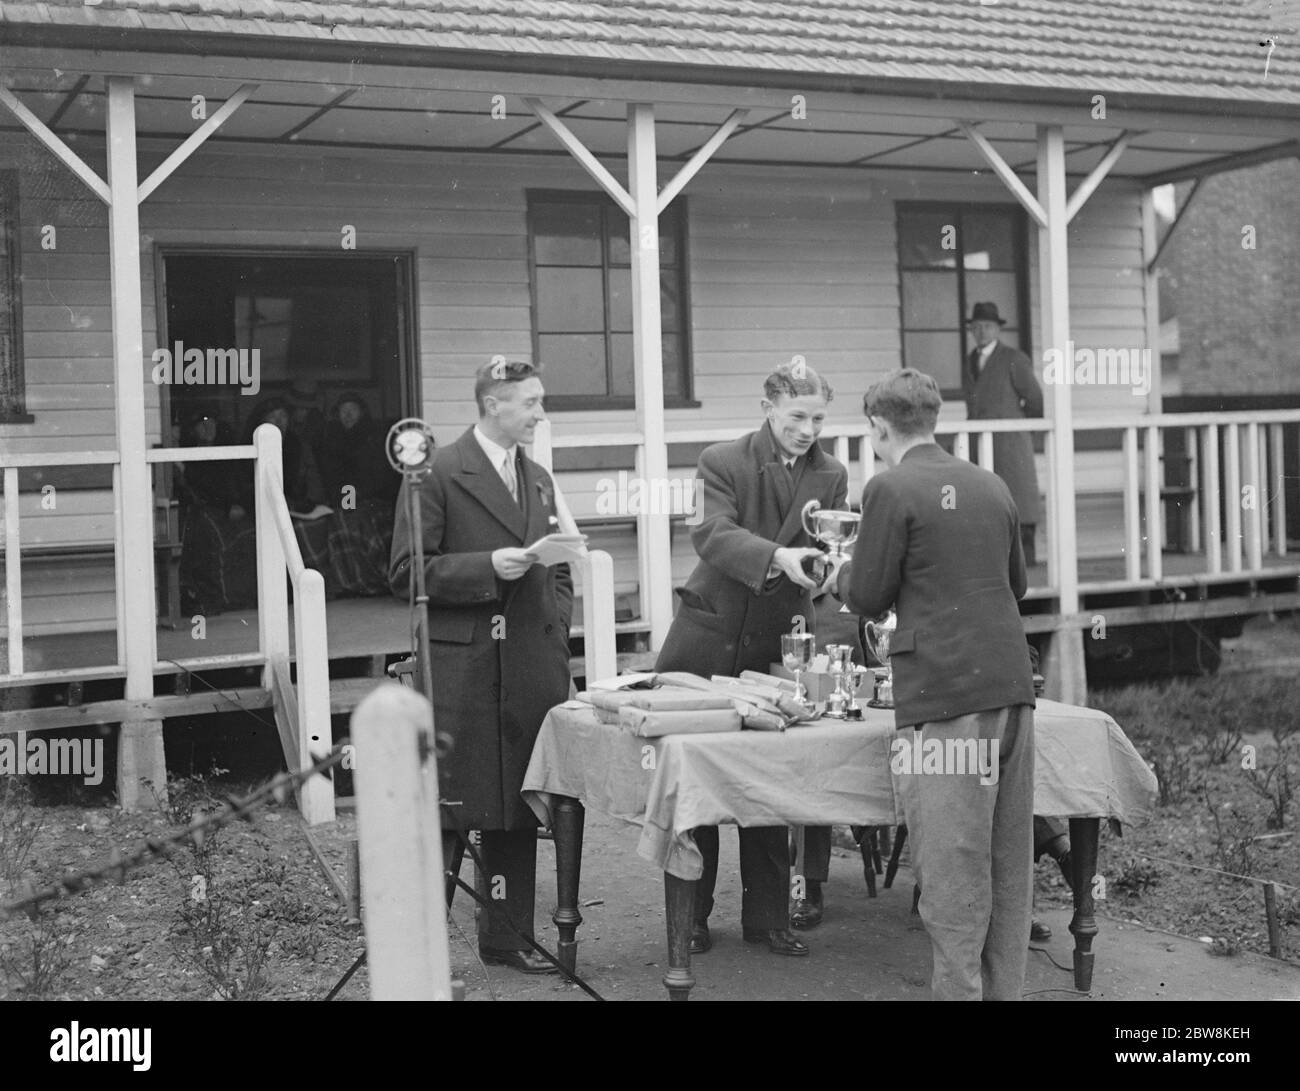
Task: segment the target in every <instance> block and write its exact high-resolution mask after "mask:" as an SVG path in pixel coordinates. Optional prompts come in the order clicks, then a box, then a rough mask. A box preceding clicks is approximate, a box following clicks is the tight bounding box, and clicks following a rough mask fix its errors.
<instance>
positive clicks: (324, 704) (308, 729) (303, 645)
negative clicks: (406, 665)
mask: <svg viewBox="0 0 1300 1091" xmlns="http://www.w3.org/2000/svg"><path fill="white" fill-rule="evenodd" d="M273 529H274V528H273ZM293 623H294V649H295V651H296V652H297V659H298V768H300V769H305V768H307V766H309V765H311V764H313V763H314V762H315V760H316V758H318V757H320V756H321V755H322V754H328V753H329V752H330V750H331V749H332V748H333V746H334V733H333V727H332V725H331V724H330V669H329V668H330V657H329V649H328V647H327V646H326V627H325V577H324V576H322V575H321V574H320V573H319V572H317V571H316V570H315V569H314V568H305V569H303V571H302V572H301V574H300V575H299V576H298V579H297V580H296V581H295V584H294V598H293ZM299 801H300V803H301V806H302V816H303V818H305V819H306V820H307V825H309V826H315V825H317V824H318V823H321V822H333V821H334V785H333V784H332V783H331V782H330V781H328V780H326V779H325V778H324V777H312V778H311V779H310V780H308V781H307V782H306V783H304V784H303V786H302V789H301V791H300V792H299Z"/></svg>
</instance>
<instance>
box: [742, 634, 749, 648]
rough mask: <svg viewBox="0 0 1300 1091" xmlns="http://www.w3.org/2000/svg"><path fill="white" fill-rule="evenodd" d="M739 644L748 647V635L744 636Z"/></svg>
mask: <svg viewBox="0 0 1300 1091" xmlns="http://www.w3.org/2000/svg"><path fill="white" fill-rule="evenodd" d="M741 643H742V644H743V645H745V647H746V648H748V647H749V635H748V634H746V636H745V638H744V639H743V640H742V641H741Z"/></svg>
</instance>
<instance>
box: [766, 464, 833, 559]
mask: <svg viewBox="0 0 1300 1091" xmlns="http://www.w3.org/2000/svg"><path fill="white" fill-rule="evenodd" d="M834 483H835V471H834V470H827V469H822V468H820V467H813V466H805V467H804V468H803V475H802V476H801V477H800V478H799V487H798V488H797V489H796V490H795V493H794V503H792V504H791V505H790V510H789V511H787V512H786V513H785V518H784V520H783V521H782V523H781V529H780V530H778V531H777V532H776V544H777V545H782V546H788V545H789V544H790V543H791V542H793V541H794V540H795V539H796V538H798V537H799V535H800V534H801V533H802V532H803V509H804V505H805V504H807V503H808V501H809V500H820V499H821V498H822V497H823V496H825V495H826V493H827V492H828V491H829V490H830V488H831V486H832V485H834Z"/></svg>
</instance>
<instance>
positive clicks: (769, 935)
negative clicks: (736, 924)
mask: <svg viewBox="0 0 1300 1091" xmlns="http://www.w3.org/2000/svg"><path fill="white" fill-rule="evenodd" d="M744 937H745V942H746V943H766V944H767V949H768V950H769V951H771V952H772V954H774V955H806V954H807V953H808V948H807V946H806V945H805V944H802V943H800V942H799V941H798V940H797V939H795V938H794V936H793V935H791V934H790V932H789V931H787V930H786V929H784V928H774V929H772V931H770V932H751V931H750V930H749V929H748V928H746V929H745V930H744Z"/></svg>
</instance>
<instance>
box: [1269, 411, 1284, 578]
mask: <svg viewBox="0 0 1300 1091" xmlns="http://www.w3.org/2000/svg"><path fill="white" fill-rule="evenodd" d="M1268 432H1269V444H1270V446H1271V447H1272V449H1273V538H1274V545H1273V549H1274V552H1276V553H1277V555H1278V556H1279V557H1285V556H1286V473H1285V469H1286V464H1285V463H1284V462H1283V461H1282V456H1283V454H1284V448H1283V446H1282V436H1283V432H1282V425H1280V424H1270V425H1269V427H1268Z"/></svg>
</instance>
